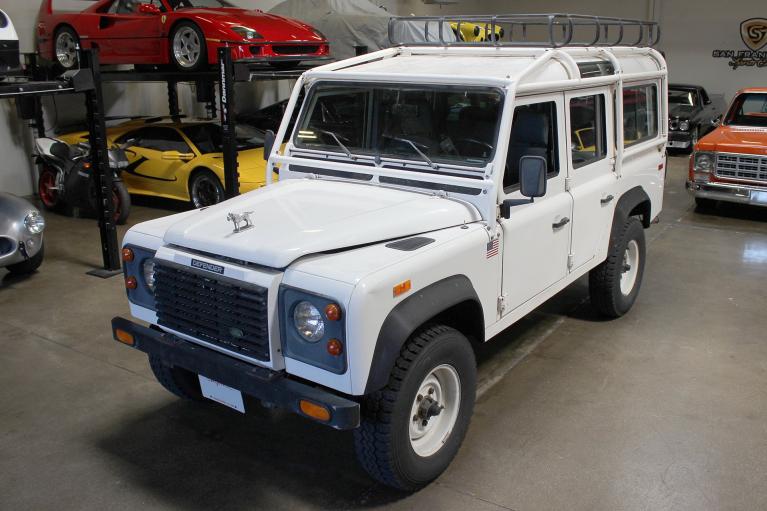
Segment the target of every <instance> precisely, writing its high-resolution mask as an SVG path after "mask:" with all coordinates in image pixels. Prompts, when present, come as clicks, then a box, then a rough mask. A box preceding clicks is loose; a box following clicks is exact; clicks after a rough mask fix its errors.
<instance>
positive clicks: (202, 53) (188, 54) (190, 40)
mask: <svg viewBox="0 0 767 511" xmlns="http://www.w3.org/2000/svg"><path fill="white" fill-rule="evenodd" d="M169 46H170V62H171V64H173V65H174V66H175V67H176V69H178V70H179V71H199V70H200V69H201V68H203V67H205V66H206V65H207V64H208V48H207V46H206V44H205V36H204V35H203V33H202V30H200V27H198V26H197V25H195V24H194V23H192V22H191V21H182V22H181V23H179V24H178V25H176V27H175V28H174V29H173V32H172V33H171V35H170V45H169Z"/></svg>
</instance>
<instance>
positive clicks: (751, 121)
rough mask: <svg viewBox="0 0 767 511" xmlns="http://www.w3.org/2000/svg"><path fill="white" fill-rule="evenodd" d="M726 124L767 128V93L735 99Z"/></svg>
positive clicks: (745, 95)
mask: <svg viewBox="0 0 767 511" xmlns="http://www.w3.org/2000/svg"><path fill="white" fill-rule="evenodd" d="M725 124H734V125H736V126H759V127H763V128H767V92H762V93H747V94H741V95H739V96H738V97H737V98H735V100H734V101H733V102H732V107H731V108H730V111H729V112H728V113H727V120H726V121H725Z"/></svg>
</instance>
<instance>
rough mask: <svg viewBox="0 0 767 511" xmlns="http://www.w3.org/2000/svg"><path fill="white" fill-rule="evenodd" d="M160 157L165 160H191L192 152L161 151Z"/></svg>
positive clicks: (192, 157)
mask: <svg viewBox="0 0 767 511" xmlns="http://www.w3.org/2000/svg"><path fill="white" fill-rule="evenodd" d="M162 159H163V160H166V161H192V160H193V159H194V154H192V153H180V152H178V151H163V152H162Z"/></svg>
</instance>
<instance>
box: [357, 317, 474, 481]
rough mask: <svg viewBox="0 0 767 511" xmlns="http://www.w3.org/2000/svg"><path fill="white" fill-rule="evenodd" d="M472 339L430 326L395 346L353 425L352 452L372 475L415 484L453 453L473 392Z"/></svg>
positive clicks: (466, 422) (433, 475)
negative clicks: (381, 380) (392, 359)
mask: <svg viewBox="0 0 767 511" xmlns="http://www.w3.org/2000/svg"><path fill="white" fill-rule="evenodd" d="M476 378H477V368H476V362H475V360H474V352H473V350H472V348H471V346H470V345H469V341H468V340H467V339H466V337H464V336H463V335H462V334H461V333H460V332H458V331H457V330H455V329H453V328H450V327H447V326H442V325H435V326H431V327H428V328H424V329H423V330H421V331H420V332H418V333H416V334H414V335H413V337H411V338H410V340H409V341H408V342H407V343H405V346H404V347H403V348H402V350H401V351H400V356H399V358H398V359H397V361H396V363H395V364H394V369H392V372H391V375H390V376H389V383H388V384H387V385H386V387H384V388H383V389H381V390H379V391H377V392H374V393H373V394H370V395H369V396H366V398H365V400H364V401H363V403H362V423H361V425H360V427H359V428H358V429H356V430H355V431H354V443H355V449H356V451H357V459H358V460H359V461H360V464H361V465H362V466H363V467H364V468H365V470H366V471H367V472H368V473H369V474H370V476H371V477H373V478H374V479H376V480H378V481H380V482H381V483H383V484H385V485H388V486H392V487H394V488H398V489H400V490H406V491H415V490H417V489H419V488H421V487H423V486H425V485H427V484H428V483H430V482H431V481H433V480H434V479H436V478H437V477H438V476H439V475H440V474H441V473H442V472H443V471H444V470H445V469H446V468H447V466H448V465H449V464H450V462H451V461H452V459H453V458H454V457H455V455H456V453H457V452H458V449H459V447H460V446H461V442H462V441H463V438H464V436H465V434H466V430H467V429H468V427H469V421H470V419H471V414H472V412H473V410H474V399H475V397H476Z"/></svg>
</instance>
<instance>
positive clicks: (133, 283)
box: [125, 277, 138, 289]
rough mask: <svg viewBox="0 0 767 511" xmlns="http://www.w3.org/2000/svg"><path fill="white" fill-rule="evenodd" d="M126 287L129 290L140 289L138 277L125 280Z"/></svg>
mask: <svg viewBox="0 0 767 511" xmlns="http://www.w3.org/2000/svg"><path fill="white" fill-rule="evenodd" d="M125 287H126V288H127V289H136V288H137V287H138V281H137V280H136V277H128V278H126V279H125Z"/></svg>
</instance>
